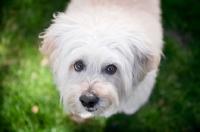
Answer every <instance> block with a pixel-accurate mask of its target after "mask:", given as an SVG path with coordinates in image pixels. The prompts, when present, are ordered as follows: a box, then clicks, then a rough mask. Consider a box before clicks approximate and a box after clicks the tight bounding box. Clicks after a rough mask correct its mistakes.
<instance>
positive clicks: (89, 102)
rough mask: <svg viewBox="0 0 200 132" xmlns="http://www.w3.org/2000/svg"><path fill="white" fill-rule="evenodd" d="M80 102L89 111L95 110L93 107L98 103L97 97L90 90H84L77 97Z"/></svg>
mask: <svg viewBox="0 0 200 132" xmlns="http://www.w3.org/2000/svg"><path fill="white" fill-rule="evenodd" d="M79 100H80V102H81V104H82V105H83V106H84V107H86V110H87V111H89V112H92V111H95V109H93V107H94V106H95V105H96V104H97V103H98V101H99V98H98V97H97V95H96V94H94V93H92V92H84V93H83V94H82V95H81V96H80V98H79Z"/></svg>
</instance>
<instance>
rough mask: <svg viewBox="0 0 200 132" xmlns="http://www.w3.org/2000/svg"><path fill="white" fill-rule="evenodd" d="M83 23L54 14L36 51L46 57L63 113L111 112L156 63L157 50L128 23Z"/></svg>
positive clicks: (158, 55)
mask: <svg viewBox="0 0 200 132" xmlns="http://www.w3.org/2000/svg"><path fill="white" fill-rule="evenodd" d="M64 20H65V21H64ZM83 25H84V24H81V23H79V22H73V21H71V19H69V18H67V17H65V16H64V14H59V15H58V16H57V17H56V19H55V23H54V24H52V25H51V26H50V28H49V29H47V31H46V32H45V34H44V35H42V36H41V37H42V38H43V39H44V41H43V45H42V47H41V51H42V53H43V54H45V55H46V56H47V57H48V58H49V61H50V66H51V68H52V71H53V74H54V78H55V83H56V84H57V87H58V89H59V91H60V95H61V99H62V101H63V104H64V108H65V110H66V111H67V112H69V113H72V114H75V115H81V116H82V117H84V116H87V115H88V114H90V115H94V116H96V115H103V116H110V115H111V114H112V113H115V111H116V110H117V107H118V106H119V104H120V102H123V101H124V100H126V98H127V97H128V95H129V94H130V92H131V90H132V89H133V88H134V86H137V84H138V83H139V82H140V81H142V79H143V78H144V77H145V75H146V73H148V72H149V71H150V70H152V69H154V68H156V67H157V65H158V63H159V60H160V53H159V51H155V49H153V48H151V46H150V45H148V44H147V42H146V41H145V40H144V39H143V37H142V36H141V35H140V34H138V33H137V31H136V30H135V29H132V28H131V29H129V28H127V27H129V26H127V25H125V26H123V24H122V27H120V26H118V27H117V28H116V27H115V26H113V27H112V26H111V27H109V28H107V27H105V25H104V26H103V27H104V28H105V30H104V28H103V27H101V28H99V29H101V30H98V29H95V27H88V26H83ZM85 25H86V24H85ZM88 25H91V24H88ZM109 26H110V25H109ZM135 31H136V32H135Z"/></svg>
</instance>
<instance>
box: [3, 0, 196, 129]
mask: <svg viewBox="0 0 200 132" xmlns="http://www.w3.org/2000/svg"><path fill="white" fill-rule="evenodd" d="M66 5H67V1H66V0H59V1H56V0H3V1H1V2H0V132H74V131H75V132H79V131H80V132H86V131H89V132H98V131H99V132H103V131H106V132H110V131H115V132H118V131H119V132H121V131H127V132H130V131H139V132H151V131H152V132H160V131H162V132H195V131H196V132H197V131H200V71H199V69H200V59H199V58H200V57H199V53H200V1H199V0H162V10H163V14H162V16H163V27H164V36H165V37H164V40H165V46H164V54H165V58H163V59H162V62H161V65H160V72H159V76H158V78H157V83H156V86H155V89H154V90H153V93H152V95H151V98H150V100H149V102H148V103H147V104H146V105H145V106H144V107H142V108H141V110H140V111H138V112H137V113H136V114H134V115H132V116H126V115H124V114H117V115H114V116H112V117H111V118H108V119H105V118H101V117H98V118H93V119H91V120H90V121H88V122H86V123H85V124H76V123H74V122H72V121H71V120H70V119H69V117H67V116H66V115H65V113H63V111H62V106H60V104H59V95H58V92H57V90H56V88H55V86H54V84H53V81H52V76H51V73H50V70H49V68H48V67H46V66H44V64H43V61H42V60H43V56H42V55H41V54H40V53H39V51H38V47H39V45H40V41H41V40H39V39H38V34H39V33H40V32H42V31H43V30H44V29H45V28H47V27H48V26H49V25H50V23H51V19H52V14H53V13H55V12H60V11H64V9H65V7H66Z"/></svg>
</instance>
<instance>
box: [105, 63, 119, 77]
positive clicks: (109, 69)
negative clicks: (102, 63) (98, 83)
mask: <svg viewBox="0 0 200 132" xmlns="http://www.w3.org/2000/svg"><path fill="white" fill-rule="evenodd" d="M116 71H117V67H116V66H114V65H108V66H107V67H106V73H107V74H110V75H112V74H114V73H115V72H116Z"/></svg>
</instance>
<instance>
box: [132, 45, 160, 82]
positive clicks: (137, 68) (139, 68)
mask: <svg viewBox="0 0 200 132" xmlns="http://www.w3.org/2000/svg"><path fill="white" fill-rule="evenodd" d="M132 52H133V54H134V64H133V65H134V66H133V67H134V68H133V71H132V72H133V73H132V74H133V77H134V79H133V80H134V81H136V82H135V83H134V84H137V83H138V82H140V81H142V80H143V79H144V77H145V76H146V74H147V73H148V72H150V71H151V70H155V69H156V68H157V67H158V65H159V63H160V58H161V53H160V50H156V49H153V48H152V47H150V46H149V45H143V46H141V45H140V47H138V46H136V45H134V48H133V51H132Z"/></svg>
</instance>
